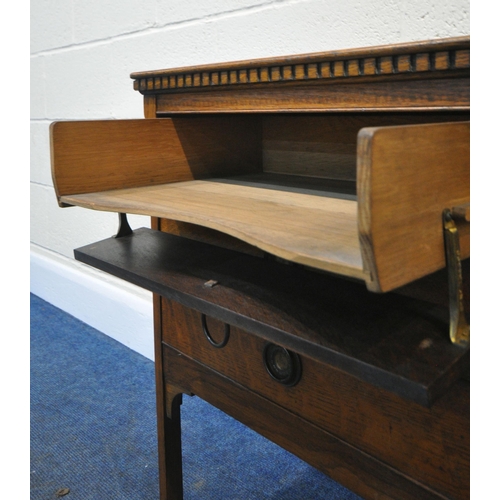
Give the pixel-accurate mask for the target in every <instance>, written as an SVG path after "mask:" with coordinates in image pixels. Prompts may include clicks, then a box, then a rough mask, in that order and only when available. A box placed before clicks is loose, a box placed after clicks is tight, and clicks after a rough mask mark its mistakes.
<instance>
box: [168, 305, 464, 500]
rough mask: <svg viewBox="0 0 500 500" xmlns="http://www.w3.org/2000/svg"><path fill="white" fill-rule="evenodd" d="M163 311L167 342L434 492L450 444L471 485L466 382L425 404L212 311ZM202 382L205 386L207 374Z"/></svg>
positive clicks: (455, 466) (459, 480)
mask: <svg viewBox="0 0 500 500" xmlns="http://www.w3.org/2000/svg"><path fill="white" fill-rule="evenodd" d="M161 311H162V335H163V342H164V344H165V346H167V345H168V346H170V347H172V348H174V349H175V350H176V351H177V352H178V353H179V354H182V356H185V357H187V358H189V359H191V360H193V361H195V362H196V363H199V364H200V365H203V366H204V367H207V368H209V369H211V370H214V371H215V372H217V373H219V374H221V375H222V376H223V377H226V378H228V379H230V380H232V381H234V382H236V383H237V384H239V385H241V386H243V387H244V388H245V389H247V390H250V391H252V392H255V393H257V394H259V395H260V396H263V397H264V398H266V399H268V400H269V401H272V402H273V403H275V404H277V405H279V406H281V407H282V408H284V409H286V410H288V411H290V412H292V413H294V414H295V415H297V416H300V417H302V418H304V419H305V420H307V421H309V422H310V423H312V424H314V425H317V426H319V427H320V428H322V429H324V430H326V431H327V432H329V433H331V434H332V435H334V436H336V437H338V438H340V439H342V440H343V441H345V442H347V443H349V444H351V445H352V446H355V447H356V448H357V449H360V450H362V451H364V452H366V453H368V454H370V455H371V456H374V457H376V458H377V459H379V460H382V461H383V462H384V463H387V464H389V465H391V466H392V467H394V468H395V469H396V470H398V471H400V472H401V473H403V474H408V475H410V473H411V474H412V475H413V476H414V477H415V478H417V479H419V480H421V481H424V480H425V481H426V482H427V483H428V484H430V485H432V486H433V487H434V488H436V489H437V490H440V489H443V488H444V489H445V490H446V488H445V486H444V485H443V484H442V483H441V481H442V477H443V469H442V467H443V464H442V463H441V457H442V456H444V455H446V453H447V452H449V451H450V450H453V454H454V456H456V457H459V458H458V460H455V461H453V462H451V461H450V462H448V463H446V464H444V467H445V468H446V471H445V472H444V473H445V474H446V475H448V476H451V477H454V482H455V487H456V491H457V492H459V491H460V489H461V488H462V487H464V486H466V485H467V478H468V475H467V467H468V465H467V464H468V462H467V457H468V446H469V443H468V439H467V438H468V431H467V427H466V424H465V421H462V423H461V424H460V423H458V422H459V421H460V419H461V418H462V417H463V416H464V414H465V413H467V412H468V399H467V398H464V394H465V393H467V389H466V385H467V384H466V383H463V382H461V383H459V384H458V385H457V386H455V387H454V388H453V389H452V390H451V391H450V393H449V394H447V396H446V397H445V400H444V401H442V402H440V401H438V402H436V403H435V404H434V405H433V406H432V407H431V408H425V407H423V406H421V405H418V404H416V403H411V402H408V401H405V400H404V399H402V398H400V397H397V396H395V395H394V394H391V393H389V392H388V391H385V390H382V389H377V388H375V387H373V386H371V385H370V384H366V383H364V382H362V381H359V380H356V379H354V378H353V377H351V376H349V375H347V374H346V373H343V372H342V371H341V370H338V369H336V368H333V367H331V366H328V365H327V364H325V363H320V362H318V361H315V360H313V359H310V358H309V357H307V356H303V355H298V356H297V355H296V354H295V353H293V352H286V351H285V349H283V348H282V347H281V346H278V345H276V344H274V343H270V342H268V341H267V340H264V339H262V338H259V337H257V336H255V335H253V334H251V333H248V332H245V331H244V330H242V329H240V328H237V327H234V326H230V325H226V324H225V323H224V322H221V321H218V320H215V319H214V318H211V317H208V318H206V322H204V321H203V319H204V318H203V316H204V315H202V314H201V313H200V312H198V311H196V310H193V309H190V308H186V307H184V306H182V305H180V304H179V303H177V302H173V301H169V300H162V308H161ZM206 329H208V331H207V330H206ZM204 330H205V331H204ZM228 330H229V332H228ZM207 334H208V335H210V337H211V338H210V339H209V338H207ZM224 340H227V343H225V342H224ZM214 343H215V344H217V345H219V347H216V346H215V345H214ZM170 352H171V351H169V350H168V349H167V348H166V347H165V348H164V356H165V364H166V366H167V372H168V375H166V379H165V380H166V382H172V381H173V380H174V381H175V379H176V375H175V372H173V371H172V370H171V371H168V366H169V359H170V358H169V356H174V358H175V361H172V363H180V361H179V358H178V357H177V355H175V353H174V354H169V353H170ZM181 358H182V357H181ZM197 383H198V384H203V377H201V378H200V379H199V380H198V382H197ZM188 386H189V382H188ZM186 390H188V391H191V390H196V388H194V389H191V388H190V387H188V388H187V389H186ZM464 391H465V392H464ZM451 402H453V403H452V404H450V403H451ZM450 419H451V420H456V421H457V425H456V427H455V428H454V429H449V422H450ZM297 432H300V429H297ZM402 455H404V456H406V457H407V460H405V461H404V462H402V461H401V460H400V457H401V456H402ZM417 464H418V465H417ZM422 464H425V465H422ZM457 496H459V495H458V494H457Z"/></svg>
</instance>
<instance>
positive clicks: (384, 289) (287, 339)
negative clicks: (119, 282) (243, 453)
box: [51, 37, 470, 500]
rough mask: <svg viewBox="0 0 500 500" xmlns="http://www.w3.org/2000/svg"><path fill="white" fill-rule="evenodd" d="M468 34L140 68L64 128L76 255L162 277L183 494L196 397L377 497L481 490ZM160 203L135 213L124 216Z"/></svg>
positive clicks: (60, 125)
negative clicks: (110, 216) (112, 229)
mask: <svg viewBox="0 0 500 500" xmlns="http://www.w3.org/2000/svg"><path fill="white" fill-rule="evenodd" d="M469 66H470V63H469V38H468V37H461V38H452V39H443V40H432V41H427V42H419V43H410V44H399V45H390V46H382V47H371V48H365V49H357V50H345V51H336V52H325V53H317V54H309V55H299V56H291V57H280V58H274V59H262V60H252V61H243V62H236V63H227V64H226V63H225V64H214V65H207V66H197V67H188V68H180V69H169V70H164V71H151V72H143V73H134V74H132V78H133V80H134V88H135V89H136V90H137V91H139V92H140V93H141V94H143V96H144V110H145V118H147V119H142V120H109V121H82V122H57V123H54V124H52V125H51V147H52V172H53V179H54V186H55V190H56V194H57V198H58V202H59V204H60V205H61V206H71V205H76V206H81V207H87V208H91V209H97V210H107V211H113V212H117V213H119V214H120V219H119V220H120V222H121V224H120V226H119V230H118V233H117V235H116V236H112V237H110V238H109V239H106V240H104V241H101V242H97V243H95V244H91V245H88V246H85V247H83V248H79V249H77V250H75V257H76V258H77V259H78V260H80V261H82V262H85V263H87V264H90V265H91V266H94V267H96V268H99V269H101V270H103V271H106V272H108V273H111V274H113V275H115V276H118V277H121V278H123V279H125V280H127V281H130V282H132V283H135V284H137V285H139V286H141V287H144V288H146V289H148V290H150V291H152V292H153V293H154V295H153V297H154V318H155V363H156V385H157V408H158V429H159V460H160V464H159V466H160V478H161V480H160V483H161V484H160V491H161V498H162V499H163V500H165V499H168V500H174V499H180V498H182V460H181V433H180V404H181V399H182V395H183V394H184V395H186V394H187V395H192V394H196V395H197V396H199V397H201V398H203V399H204V400H206V401H208V402H209V403H211V404H212V405H214V406H216V407H217V408H220V409H221V410H223V411H224V412H226V413H228V414H229V415H231V416H233V417H234V418H236V419H238V420H239V421H241V422H243V423H245V424H246V425H248V426H249V427H251V428H252V429H254V430H256V431H257V432H259V433H260V434H262V435H263V436H266V437H267V438H269V439H271V440H272V441H274V442H276V443H277V444H279V445H280V446H282V447H284V448H286V449H287V450H289V451H291V452H292V453H294V454H296V455H297V456H299V457H301V458H302V459H304V460H305V461H307V462H308V463H310V464H312V465H313V466H315V467H316V468H318V469H319V470H321V471H323V472H324V473H325V474H327V475H328V476H330V477H332V478H333V479H335V480H336V481H338V482H340V483H341V484H343V485H345V486H346V487H347V488H349V489H351V490H352V491H354V492H356V493H357V494H359V495H360V496H362V497H363V498H367V499H382V498H384V499H389V498H391V499H395V500H402V499H415V500H422V499H431V498H432V499H443V498H453V499H465V498H468V497H469V382H468V380H469V375H468V372H469V308H468V295H469V292H468V283H469V255H470V250H469V240H470V237H469V234H470V233H469V225H470V208H469V108H470V100H469ZM127 213H134V214H143V215H148V216H151V217H152V219H151V220H152V227H151V228H142V229H138V230H135V231H131V230H130V228H129V226H128V224H127V221H126V214H127Z"/></svg>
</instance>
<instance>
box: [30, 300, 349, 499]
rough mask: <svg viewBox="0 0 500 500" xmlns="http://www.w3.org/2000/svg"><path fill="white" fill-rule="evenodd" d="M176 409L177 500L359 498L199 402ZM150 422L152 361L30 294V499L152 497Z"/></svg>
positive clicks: (188, 400) (152, 421) (186, 401)
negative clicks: (180, 482) (180, 480)
mask: <svg viewBox="0 0 500 500" xmlns="http://www.w3.org/2000/svg"><path fill="white" fill-rule="evenodd" d="M181 408H182V410H181V411H182V413H181V414H182V438H183V443H182V445H183V454H184V458H183V460H184V461H183V467H184V497H185V500H194V499H200V500H201V499H203V500H222V499H231V500H233V499H234V500H237V499H240V500H249V499H271V500H309V499H310V500H326V499H328V500H358V499H359V497H358V496H356V495H354V494H353V493H351V492H350V491H348V490H346V489H344V488H342V487H341V486H339V485H338V484H337V483H335V482H334V481H332V480H330V479H329V478H327V477H326V476H324V475H323V474H322V473H320V472H318V471H316V470H315V469H314V468H312V467H310V466H309V465H307V464H305V463H304V462H302V461H301V460H299V459H297V458H296V457H295V456H293V455H291V454H289V453H288V452H286V451H284V450H283V449H281V448H279V447H278V446H276V445H274V444H273V443H271V442H269V441H267V440H265V439H264V438H262V437H261V436H259V435H258V434H256V433H255V432H253V431H251V430H250V429H248V428H247V427H245V426H244V425H242V424H240V423H239V422H237V421H235V420H234V419H232V418H230V417H229V416H227V415H225V414H224V413H222V412H221V411H219V410H217V409H216V408H214V407H212V406H210V405H209V404H207V403H206V402H204V401H202V400H201V399H199V398H197V397H187V396H186V397H184V402H183V405H182V407H181ZM155 419H156V410H155V390H154V367H153V363H152V362H151V361H150V360H148V359H146V358H144V357H143V356H141V355H139V354H137V353H135V352H133V351H131V350H130V349H128V348H127V347H125V346H123V345H122V344H120V343H118V342H116V341H114V340H113V339H111V338H109V337H107V336H106V335H104V334H102V333H100V332H98V331H96V330H95V329H93V328H91V327H89V326H88V325H86V324H84V323H82V322H81V321H79V320H77V319H75V318H74V317H72V316H70V315H68V314H66V313H64V312H62V311H61V310H59V309H57V308H56V307H54V306H52V305H51V304H48V303H47V302H45V301H43V300H41V299H40V298H39V297H36V296H34V295H31V500H55V499H57V498H64V499H65V500H93V499H96V500H97V499H99V500H100V499H103V500H104V499H105V500H146V499H147V500H155V499H157V498H158V471H157V443H156V420H155ZM64 489H69V493H67V494H66V495H64V496H63V497H61V496H58V492H60V493H61V490H64ZM66 491H67V490H66Z"/></svg>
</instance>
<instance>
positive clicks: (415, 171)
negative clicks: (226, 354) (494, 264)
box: [357, 122, 470, 291]
mask: <svg viewBox="0 0 500 500" xmlns="http://www.w3.org/2000/svg"><path fill="white" fill-rule="evenodd" d="M469 135H470V124H469V122H463V123H441V124H428V125H409V126H401V127H381V128H365V129H363V130H361V131H360V133H359V136H358V138H359V140H358V170H357V175H358V177H357V190H358V203H359V212H358V220H359V231H360V236H361V251H362V254H363V261H364V265H365V269H366V270H367V271H368V272H369V273H370V274H371V276H372V282H371V284H370V282H368V283H369V287H370V288H371V289H372V290H375V291H388V290H392V289H394V288H397V287H399V286H402V285H404V284H406V283H409V282H411V281H414V280H415V279H417V278H420V277H422V276H425V275H427V274H430V273H432V272H434V271H436V270H438V269H441V268H443V267H444V266H445V264H446V263H445V251H444V245H443V225H442V213H443V210H444V209H445V208H452V207H454V206H457V205H461V204H463V203H467V202H468V201H469V196H470V194H469V191H470V178H469V168H470V167H469V162H470V146H469V144H470V139H469ZM460 246H461V253H462V258H465V257H468V256H469V255H470V248H469V247H470V241H469V227H468V225H464V226H463V227H462V230H461V239H460Z"/></svg>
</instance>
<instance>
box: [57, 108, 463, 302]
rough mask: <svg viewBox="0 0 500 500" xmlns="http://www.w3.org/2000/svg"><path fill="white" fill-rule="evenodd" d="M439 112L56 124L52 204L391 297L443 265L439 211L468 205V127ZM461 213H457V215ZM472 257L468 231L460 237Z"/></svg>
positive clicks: (456, 118)
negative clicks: (171, 223) (173, 226)
mask: <svg viewBox="0 0 500 500" xmlns="http://www.w3.org/2000/svg"><path fill="white" fill-rule="evenodd" d="M464 118H465V116H464V115H463V114H458V115H457V116H452V115H447V114H437V113H434V114H424V115H408V114H406V115H405V114H400V113H386V114H383V115H378V114H376V115H368V116H366V115H359V114H355V113H351V114H346V115H338V114H337V115H334V114H332V115H308V116H300V117H293V116H287V117H286V118H283V117H280V116H275V115H258V114H252V115H230V116H229V115H219V116H204V117H199V116H177V117H173V118H162V119H158V120H110V121H86V122H56V123H53V124H52V126H51V144H52V172H53V179H54V186H55V189H56V193H57V197H58V201H59V203H60V205H61V206H70V205H77V206H82V207H86V208H91V209H97V210H106V211H112V212H123V213H134V214H142V215H150V216H154V217H161V218H166V219H171V220H175V221H181V222H184V223H192V224H196V225H199V226H204V227H208V228H211V229H215V230H218V231H220V232H223V233H226V234H229V235H231V236H233V237H236V238H238V239H240V240H242V241H244V242H246V243H249V244H250V245H253V246H254V247H257V248H259V249H260V250H263V251H265V252H268V253H269V254H272V255H275V256H277V257H280V258H283V259H286V260H288V261H291V262H295V263H299V264H303V265H306V266H309V267H313V268H317V269H321V270H325V271H328V272H331V273H335V274H338V275H341V276H346V277H349V278H354V279H356V280H360V281H362V282H365V283H366V286H367V287H368V288H369V289H370V290H372V291H384V292H385V291H389V290H393V289H395V288H397V287H400V286H402V285H405V284H407V283H409V282H412V281H414V280H416V279H418V278H420V277H422V276H425V275H428V274H430V273H432V272H434V271H436V270H438V269H441V268H443V267H444V266H445V253H444V251H443V234H442V233H443V231H442V213H443V211H444V210H445V209H451V210H452V209H454V208H456V207H464V206H466V205H467V204H468V202H469V122H468V121H449V120H459V119H464ZM467 213H468V212H467ZM459 234H460V245H461V253H462V257H463V258H466V257H468V255H469V253H470V252H469V225H468V222H467V221H463V222H462V227H461V230H460V233H459Z"/></svg>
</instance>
